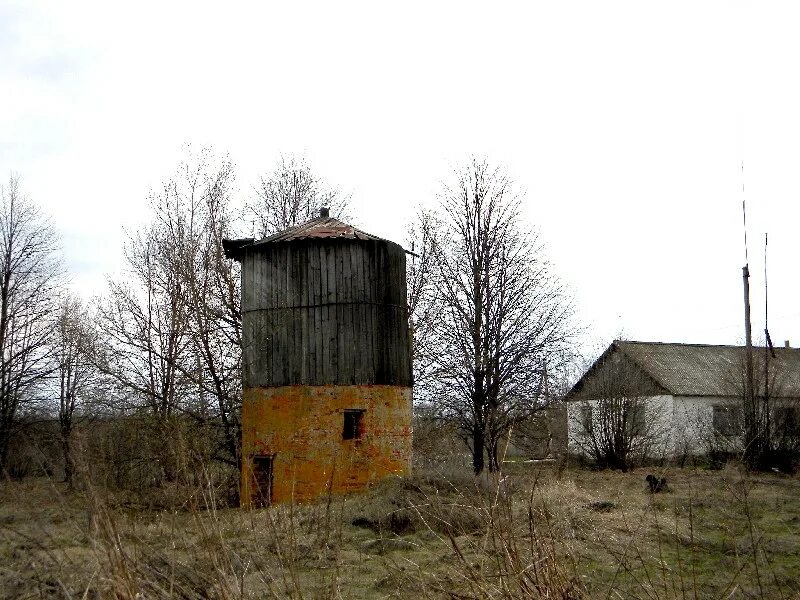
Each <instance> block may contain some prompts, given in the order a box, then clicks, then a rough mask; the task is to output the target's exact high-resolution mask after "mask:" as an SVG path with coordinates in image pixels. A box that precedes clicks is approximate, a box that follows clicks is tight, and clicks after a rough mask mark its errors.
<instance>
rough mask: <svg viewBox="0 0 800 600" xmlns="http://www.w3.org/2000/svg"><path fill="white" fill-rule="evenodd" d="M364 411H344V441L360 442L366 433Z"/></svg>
mask: <svg viewBox="0 0 800 600" xmlns="http://www.w3.org/2000/svg"><path fill="white" fill-rule="evenodd" d="M363 418H364V411H363V410H360V409H358V410H356V409H346V410H345V411H344V429H343V430H342V439H343V440H358V439H361V435H362V434H363V432H364V424H363Z"/></svg>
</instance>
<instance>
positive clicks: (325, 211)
mask: <svg viewBox="0 0 800 600" xmlns="http://www.w3.org/2000/svg"><path fill="white" fill-rule="evenodd" d="M319 216H320V217H323V218H325V217H329V216H330V210H329V209H328V207H327V206H323V207H322V208H320V209H319Z"/></svg>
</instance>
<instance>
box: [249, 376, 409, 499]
mask: <svg viewBox="0 0 800 600" xmlns="http://www.w3.org/2000/svg"><path fill="white" fill-rule="evenodd" d="M346 409H363V410H364V411H365V413H364V416H363V420H362V434H361V436H360V438H359V439H351V440H344V439H342V431H343V424H344V411H345V410H346ZM256 455H260V456H273V457H274V458H273V483H272V501H273V502H288V501H295V502H306V501H310V500H313V499H315V498H317V497H319V496H320V495H322V494H325V493H327V491H328V489H329V486H330V489H331V491H332V492H333V493H341V492H347V491H354V490H359V489H363V488H364V487H366V486H367V485H369V484H370V483H372V482H373V481H375V480H377V479H379V478H381V477H385V476H387V475H391V474H403V473H406V474H407V473H409V472H410V471H411V388H410V387H402V386H388V385H353V386H336V385H329V386H308V385H295V386H282V387H250V388H245V390H244V397H243V402H242V456H243V460H242V478H241V502H242V505H243V506H247V505H249V504H250V502H251V498H252V494H253V491H254V490H253V472H252V465H253V456H256Z"/></svg>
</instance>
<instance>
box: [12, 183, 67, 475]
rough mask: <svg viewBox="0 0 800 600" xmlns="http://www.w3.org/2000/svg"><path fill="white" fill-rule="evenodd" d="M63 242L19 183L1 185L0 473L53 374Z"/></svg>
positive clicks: (61, 280)
mask: <svg viewBox="0 0 800 600" xmlns="http://www.w3.org/2000/svg"><path fill="white" fill-rule="evenodd" d="M59 249H60V248H59V239H58V236H57V235H56V232H55V229H54V228H53V226H52V225H51V223H50V221H49V220H48V219H47V218H46V217H45V216H43V215H42V213H41V211H40V210H39V209H38V208H37V207H36V206H35V205H34V204H33V203H32V202H31V201H30V200H29V199H28V198H27V197H26V196H24V195H23V194H22V193H21V191H20V187H19V180H18V178H16V177H13V176H12V177H10V178H9V181H8V185H7V186H0V470H2V471H5V469H6V465H7V459H8V447H9V441H10V439H11V436H12V435H13V433H14V431H15V426H16V425H17V417H18V413H19V411H20V409H21V408H23V407H24V406H25V405H29V404H30V403H32V402H33V401H35V400H36V398H37V395H38V393H39V392H40V391H41V389H42V386H43V385H44V383H45V382H46V379H47V378H48V377H49V375H50V374H51V372H52V369H53V367H52V363H51V361H50V356H49V354H50V345H49V343H48V342H49V338H50V336H51V334H52V332H53V328H54V325H55V321H56V319H55V316H56V312H57V302H58V301H57V297H58V291H59V289H60V286H61V284H62V283H63V278H62V267H61V261H60V257H59Z"/></svg>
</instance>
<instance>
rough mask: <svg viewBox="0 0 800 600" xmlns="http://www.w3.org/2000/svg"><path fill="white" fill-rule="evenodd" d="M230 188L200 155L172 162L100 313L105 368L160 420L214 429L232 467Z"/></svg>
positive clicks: (234, 348) (234, 344)
mask: <svg viewBox="0 0 800 600" xmlns="http://www.w3.org/2000/svg"><path fill="white" fill-rule="evenodd" d="M234 182H235V177H234V170H233V166H232V164H231V163H230V161H229V160H227V159H224V160H221V161H215V160H214V158H213V156H212V155H211V153H210V151H208V150H203V151H201V152H200V153H199V155H197V156H193V157H190V158H189V159H187V161H185V162H184V163H183V164H181V165H180V167H179V168H178V170H177V172H176V174H175V175H174V176H173V177H172V178H170V179H169V180H167V181H166V182H165V183H164V184H163V186H162V187H161V188H160V189H159V190H157V191H156V192H154V193H153V194H152V195H151V198H150V204H151V210H152V214H153V219H152V222H151V223H150V224H149V225H148V226H147V227H146V228H145V229H143V230H142V231H140V232H139V233H137V234H136V235H134V236H132V237H131V239H130V241H129V243H128V246H127V248H126V257H127V259H128V264H129V268H130V271H129V276H128V277H127V278H126V280H125V281H117V282H111V285H110V294H109V297H108V298H107V299H106V300H105V301H104V302H103V303H102V305H101V309H100V314H101V316H102V318H103V324H104V329H105V330H106V332H107V335H106V340H107V342H108V343H107V344H106V347H105V353H104V355H103V361H102V362H103V364H104V370H105V371H106V372H107V373H108V374H110V375H112V376H113V377H114V378H115V380H116V381H117V382H118V384H119V386H120V387H121V388H122V389H123V390H126V391H127V394H128V395H132V396H133V398H134V399H135V400H137V401H138V402H137V404H138V405H139V406H142V407H145V408H147V409H148V410H149V411H150V413H151V414H153V415H155V416H157V417H159V418H161V419H163V420H164V421H165V422H169V420H170V419H173V417H176V416H181V417H190V418H192V419H194V420H195V422H197V423H198V424H200V425H202V426H204V427H210V428H211V430H212V431H213V432H216V431H217V430H218V429H220V430H221V437H222V440H223V442H222V444H221V448H219V450H221V452H217V454H216V456H217V458H221V459H223V460H225V461H226V462H230V463H233V464H236V462H237V461H238V453H239V416H238V415H239V407H240V403H241V384H240V354H241V317H240V314H239V304H238V301H239V300H238V299H239V278H238V276H237V272H236V271H235V270H233V269H231V267H230V265H229V264H228V262H227V261H226V259H225V258H224V253H223V249H222V239H223V238H224V237H229V236H230V234H231V233H230V228H231V227H232V218H231V216H230V201H231V191H232V186H233V185H234ZM217 426H219V428H218V427H217ZM213 439H215V440H216V439H217V436H216V435H214V436H213Z"/></svg>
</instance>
